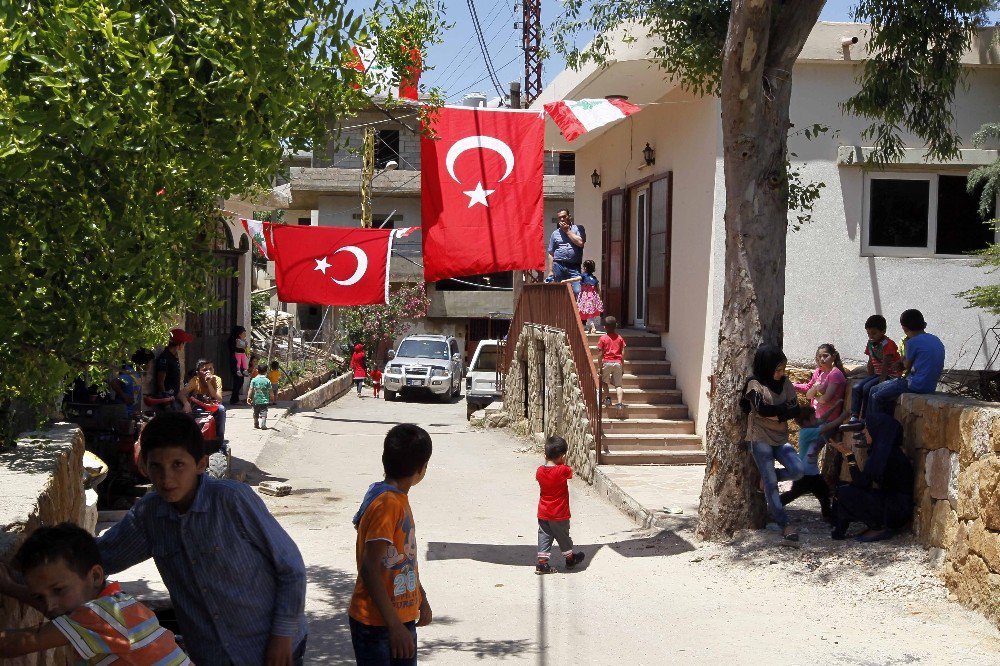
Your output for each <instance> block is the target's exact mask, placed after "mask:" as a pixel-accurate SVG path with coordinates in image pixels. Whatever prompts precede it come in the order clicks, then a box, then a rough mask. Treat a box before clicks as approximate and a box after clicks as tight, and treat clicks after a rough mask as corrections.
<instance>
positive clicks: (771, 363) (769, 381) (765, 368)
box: [753, 342, 788, 393]
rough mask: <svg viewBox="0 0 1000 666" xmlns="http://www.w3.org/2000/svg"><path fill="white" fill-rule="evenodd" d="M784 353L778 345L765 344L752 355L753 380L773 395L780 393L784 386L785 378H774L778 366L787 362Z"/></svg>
mask: <svg viewBox="0 0 1000 666" xmlns="http://www.w3.org/2000/svg"><path fill="white" fill-rule="evenodd" d="M787 360H788V359H787V358H786V356H785V353H784V352H783V351H781V347H779V346H778V345H774V344H771V343H769V342H765V343H764V344H762V345H761V346H760V347H757V351H756V352H755V353H754V355H753V379H756V380H757V381H758V382H760V383H761V384H763V385H764V386H766V387H767V388H769V389H771V390H772V391H773V392H774V393H781V390H782V389H783V388H784V386H785V378H784V377H782V378H781V379H775V378H774V371H775V370H777V369H778V366H779V365H781V364H782V363H784V362H785V361H787Z"/></svg>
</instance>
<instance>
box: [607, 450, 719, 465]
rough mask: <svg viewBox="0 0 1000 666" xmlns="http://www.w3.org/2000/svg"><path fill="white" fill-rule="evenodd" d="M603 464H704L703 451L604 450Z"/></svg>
mask: <svg viewBox="0 0 1000 666" xmlns="http://www.w3.org/2000/svg"><path fill="white" fill-rule="evenodd" d="M601 462H602V463H603V464H605V465H704V464H705V452H704V451H693V450H692V451H659V450H653V451H605V452H604V453H602V454H601Z"/></svg>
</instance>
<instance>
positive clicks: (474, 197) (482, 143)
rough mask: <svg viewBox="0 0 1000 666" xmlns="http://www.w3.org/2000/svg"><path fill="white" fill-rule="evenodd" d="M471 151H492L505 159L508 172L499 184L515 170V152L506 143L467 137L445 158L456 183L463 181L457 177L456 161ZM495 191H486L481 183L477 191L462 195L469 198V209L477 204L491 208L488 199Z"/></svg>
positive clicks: (492, 139)
mask: <svg viewBox="0 0 1000 666" xmlns="http://www.w3.org/2000/svg"><path fill="white" fill-rule="evenodd" d="M469 150H492V151H494V152H495V153H497V154H498V155H500V157H502V158H503V161H504V166H505V168H506V170H505V171H504V173H503V176H502V177H501V178H500V180H499V181H497V182H502V181H503V180H504V179H506V178H507V176H509V175H510V173H511V171H513V170H514V151H512V150H511V149H510V146H508V145H507V144H506V143H504V142H503V141H501V140H500V139H497V138H495V137H492V136H467V137H465V138H464V139H459V140H458V141H456V142H455V143H454V144H453V145H452V146H451V148H449V149H448V154H447V155H446V156H445V167H446V168H447V169H448V174H449V175H450V176H451V178H452V180H454V181H455V182H456V183H460V182H461V181H460V180H459V179H458V177H457V176H456V175H455V161H456V160H458V158H459V157H460V156H461V155H462V153H464V152H466V151H469ZM495 191H496V190H487V189H484V188H483V183H482V181H480V182H479V183H478V184H477V185H476V189H474V190H466V191H464V192H462V193H463V194H464V195H466V196H467V197H469V208H472V207H473V206H475V205H476V204H482V205H484V206H486V207H487V208H489V206H490V204H489V202H488V201H487V199H486V198H487V197H488V196H489V195H491V194H493V193H494V192H495Z"/></svg>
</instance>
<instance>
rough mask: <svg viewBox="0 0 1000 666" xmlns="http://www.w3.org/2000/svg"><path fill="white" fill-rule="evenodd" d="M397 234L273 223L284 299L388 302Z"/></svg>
mask: <svg viewBox="0 0 1000 666" xmlns="http://www.w3.org/2000/svg"><path fill="white" fill-rule="evenodd" d="M392 236H393V230H392V229H358V228H354V227H349V228H348V227H306V226H301V227H300V226H298V225H285V224H272V225H270V238H269V239H268V240H269V241H270V244H271V248H270V249H272V250H273V252H274V254H273V258H274V270H275V277H276V278H277V281H278V299H279V300H282V301H285V302H286V303H313V304H316V305H374V304H377V303H386V302H388V299H389V252H390V251H391V250H392Z"/></svg>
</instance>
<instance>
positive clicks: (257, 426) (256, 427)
mask: <svg viewBox="0 0 1000 666" xmlns="http://www.w3.org/2000/svg"><path fill="white" fill-rule="evenodd" d="M253 427H254V430H260V424H259V423H257V422H254V424H253Z"/></svg>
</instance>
